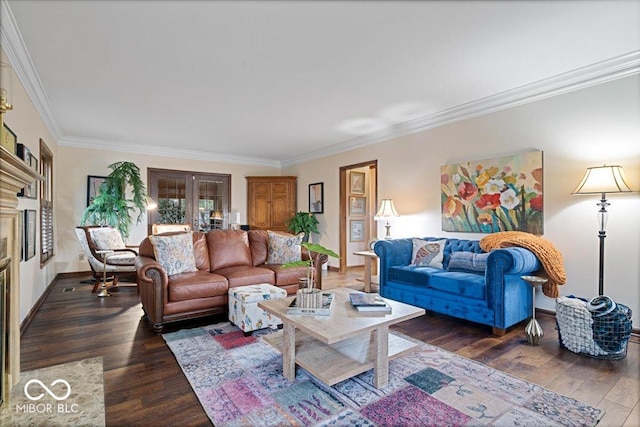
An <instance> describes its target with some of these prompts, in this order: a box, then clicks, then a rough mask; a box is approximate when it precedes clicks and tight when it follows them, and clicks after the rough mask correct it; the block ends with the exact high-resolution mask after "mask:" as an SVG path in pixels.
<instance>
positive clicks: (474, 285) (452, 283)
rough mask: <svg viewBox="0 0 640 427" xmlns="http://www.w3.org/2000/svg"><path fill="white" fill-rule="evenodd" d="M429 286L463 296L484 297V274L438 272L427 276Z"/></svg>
mask: <svg viewBox="0 0 640 427" xmlns="http://www.w3.org/2000/svg"><path fill="white" fill-rule="evenodd" d="M429 287H430V288H433V289H437V290H439V291H442V292H447V293H450V294H454V295H460V296H461V297H464V298H474V299H479V300H484V299H486V293H487V291H486V286H485V280H484V276H481V275H479V274H473V273H459V272H453V271H449V272H439V273H433V274H432V275H431V277H430V278H429Z"/></svg>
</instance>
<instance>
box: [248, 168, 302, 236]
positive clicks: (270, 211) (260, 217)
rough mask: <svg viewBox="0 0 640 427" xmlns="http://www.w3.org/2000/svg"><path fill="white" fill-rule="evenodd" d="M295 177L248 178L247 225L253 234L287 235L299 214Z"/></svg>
mask: <svg viewBox="0 0 640 427" xmlns="http://www.w3.org/2000/svg"><path fill="white" fill-rule="evenodd" d="M296 180H297V178H296V177H295V176H248V177H247V222H248V224H249V226H250V227H251V229H252V230H272V231H287V220H288V219H289V218H290V217H291V216H292V215H293V214H294V213H295V212H296Z"/></svg>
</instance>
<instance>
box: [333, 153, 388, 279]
mask: <svg viewBox="0 0 640 427" xmlns="http://www.w3.org/2000/svg"><path fill="white" fill-rule="evenodd" d="M377 171H378V161H377V160H371V161H367V162H362V163H357V164H353V165H348V166H342V167H341V168H340V172H339V173H340V254H342V256H341V257H340V271H341V272H345V271H346V270H347V268H349V267H351V266H362V265H363V263H364V259H363V257H361V256H357V255H353V253H354V252H357V251H365V250H369V249H370V248H369V244H370V242H371V241H372V239H375V238H377V235H378V228H377V226H376V223H375V221H374V218H373V216H374V215H375V212H376V207H377V205H378V173H377Z"/></svg>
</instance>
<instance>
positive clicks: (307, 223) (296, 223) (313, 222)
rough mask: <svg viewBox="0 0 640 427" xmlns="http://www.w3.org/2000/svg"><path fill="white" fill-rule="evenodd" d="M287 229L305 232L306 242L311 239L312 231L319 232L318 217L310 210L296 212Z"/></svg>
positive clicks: (294, 232)
mask: <svg viewBox="0 0 640 427" xmlns="http://www.w3.org/2000/svg"><path fill="white" fill-rule="evenodd" d="M287 229H288V230H289V231H290V232H291V233H293V234H299V233H304V238H303V239H302V240H303V241H304V242H308V241H309V236H310V235H311V233H319V231H318V219H317V218H316V217H315V216H314V215H313V214H312V213H310V212H302V211H300V212H296V213H295V214H293V216H292V217H291V218H289V220H288V221H287Z"/></svg>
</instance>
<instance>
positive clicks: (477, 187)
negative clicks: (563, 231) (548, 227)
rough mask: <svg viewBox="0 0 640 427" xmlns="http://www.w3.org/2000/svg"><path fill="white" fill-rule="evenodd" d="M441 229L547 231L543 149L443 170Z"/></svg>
mask: <svg viewBox="0 0 640 427" xmlns="http://www.w3.org/2000/svg"><path fill="white" fill-rule="evenodd" d="M440 171H441V174H440V187H441V194H440V196H441V200H442V230H444V231H462V232H475V233H493V232H497V231H526V232H529V233H533V234H536V235H542V233H543V225H544V215H543V197H542V151H533V152H529V153H523V154H515V155H511V156H504V157H499V158H497V159H488V160H479V161H471V162H466V163H459V164H450V165H444V166H442V167H441V168H440Z"/></svg>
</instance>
